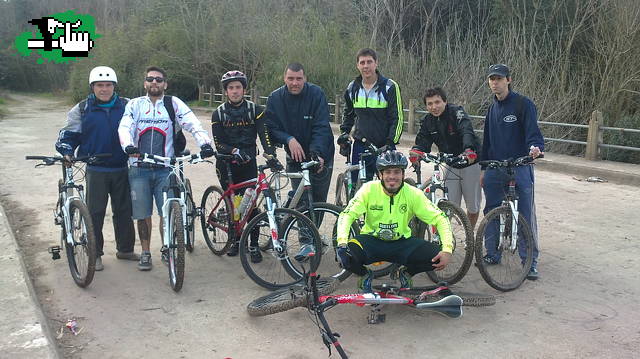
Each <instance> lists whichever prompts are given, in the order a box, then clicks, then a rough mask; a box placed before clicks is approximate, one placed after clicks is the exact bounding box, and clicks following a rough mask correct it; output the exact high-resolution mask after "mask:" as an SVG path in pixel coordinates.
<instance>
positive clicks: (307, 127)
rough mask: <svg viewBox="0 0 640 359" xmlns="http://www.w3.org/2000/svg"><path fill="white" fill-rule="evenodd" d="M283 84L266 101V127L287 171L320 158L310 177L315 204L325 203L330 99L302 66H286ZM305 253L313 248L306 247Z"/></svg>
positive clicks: (295, 182) (330, 162)
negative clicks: (283, 156) (284, 156)
mask: <svg viewBox="0 0 640 359" xmlns="http://www.w3.org/2000/svg"><path fill="white" fill-rule="evenodd" d="M284 83H285V85H284V86H282V87H280V88H278V89H276V90H274V91H273V92H272V93H271V95H269V98H268V99H267V109H266V116H267V127H268V128H269V131H270V133H271V135H272V137H273V140H274V141H275V142H278V143H282V144H284V145H285V151H286V152H287V171H291V172H297V171H300V170H301V167H300V162H303V161H305V160H309V159H311V158H316V157H317V159H318V161H319V162H320V166H319V168H318V169H317V171H315V172H314V173H312V174H311V185H312V186H313V201H314V202H324V201H326V200H327V194H328V192H329V186H330V185H331V174H332V173H333V155H334V151H335V147H334V146H333V133H332V132H331V127H330V126H329V104H328V103H327V98H326V96H325V94H324V92H323V91H322V89H321V88H320V87H318V86H317V85H314V84H312V83H308V82H307V78H306V76H305V73H304V67H303V66H302V65H301V64H299V63H291V64H289V65H287V67H286V68H285V72H284ZM299 183H300V179H292V180H291V184H292V186H293V188H296V187H297V186H298V184H299ZM302 250H303V251H304V250H313V248H312V246H303V247H302ZM301 253H302V251H301Z"/></svg>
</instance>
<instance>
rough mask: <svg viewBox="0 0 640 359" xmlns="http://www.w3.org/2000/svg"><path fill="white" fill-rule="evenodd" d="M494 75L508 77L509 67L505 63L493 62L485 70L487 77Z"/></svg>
mask: <svg viewBox="0 0 640 359" xmlns="http://www.w3.org/2000/svg"><path fill="white" fill-rule="evenodd" d="M494 75H497V76H502V77H509V67H507V65H505V64H495V65H491V66H489V69H488V70H487V77H491V76H494Z"/></svg>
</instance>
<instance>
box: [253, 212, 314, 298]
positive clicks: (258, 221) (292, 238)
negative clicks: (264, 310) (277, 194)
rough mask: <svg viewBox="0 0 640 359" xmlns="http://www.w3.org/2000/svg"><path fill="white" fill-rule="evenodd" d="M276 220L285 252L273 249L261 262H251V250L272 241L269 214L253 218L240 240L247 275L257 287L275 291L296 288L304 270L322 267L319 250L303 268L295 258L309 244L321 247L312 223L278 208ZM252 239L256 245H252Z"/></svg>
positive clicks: (265, 253) (265, 254)
mask: <svg viewBox="0 0 640 359" xmlns="http://www.w3.org/2000/svg"><path fill="white" fill-rule="evenodd" d="M275 217H276V218H275V219H276V225H277V228H276V229H275V230H276V232H277V233H278V238H280V240H281V244H282V248H283V251H282V252H278V251H276V250H275V249H274V248H273V246H269V248H268V249H265V250H263V251H261V252H260V253H261V255H262V260H261V261H260V262H259V263H255V262H253V261H252V260H251V254H250V247H251V248H253V247H257V243H259V242H262V241H265V240H267V238H268V240H271V234H272V228H271V227H270V226H269V221H268V217H267V213H266V212H263V213H260V214H259V215H257V216H256V217H254V218H253V219H252V220H251V221H250V222H249V224H247V227H246V228H245V230H244V231H243V232H242V237H241V239H240V261H241V262H242V267H243V268H244V270H245V272H246V273H247V275H248V276H249V277H250V278H251V279H252V280H253V281H254V282H256V283H257V284H258V285H260V286H262V287H264V288H267V289H270V290H275V289H279V288H283V287H288V286H290V285H292V284H295V283H296V282H298V281H299V280H300V279H301V278H302V273H304V268H306V269H307V270H309V271H315V270H316V269H317V268H318V265H319V264H320V259H321V255H322V253H321V252H320V251H318V250H316V255H315V256H313V257H311V259H310V260H309V263H304V264H301V263H299V262H298V261H296V260H295V259H294V258H293V257H294V256H295V255H296V254H297V253H298V251H299V250H300V244H301V242H302V243H306V242H307V241H310V242H311V243H313V244H314V245H315V246H316V249H317V248H319V245H320V235H319V234H318V230H317V229H316V227H315V226H314V225H313V223H312V222H311V220H310V219H309V218H307V217H306V216H304V215H303V214H301V213H300V212H298V211H294V210H291V209H288V208H276V210H275ZM252 235H253V241H255V242H252V239H251V238H252Z"/></svg>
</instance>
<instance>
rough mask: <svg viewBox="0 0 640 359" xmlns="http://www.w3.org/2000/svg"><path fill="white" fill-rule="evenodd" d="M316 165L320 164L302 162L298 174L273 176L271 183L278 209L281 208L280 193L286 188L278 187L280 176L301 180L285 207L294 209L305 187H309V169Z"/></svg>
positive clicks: (285, 173) (284, 173) (289, 173)
mask: <svg viewBox="0 0 640 359" xmlns="http://www.w3.org/2000/svg"><path fill="white" fill-rule="evenodd" d="M318 164H320V162H318V161H309V162H302V163H301V164H300V167H301V171H299V172H280V173H277V174H275V175H274V176H273V182H274V184H273V186H274V189H275V194H276V200H277V202H276V205H277V206H279V207H280V206H282V200H281V198H280V191H281V190H282V189H284V188H285V187H286V186H281V185H280V180H279V177H280V176H282V177H287V178H289V179H302V181H300V184H299V185H298V187H297V188H296V191H295V193H294V194H293V198H291V202H289V205H288V206H287V208H291V209H295V207H296V206H297V205H298V202H300V198H301V197H302V195H303V193H304V189H305V187H307V186H311V177H310V173H311V168H312V167H314V166H315V165H318Z"/></svg>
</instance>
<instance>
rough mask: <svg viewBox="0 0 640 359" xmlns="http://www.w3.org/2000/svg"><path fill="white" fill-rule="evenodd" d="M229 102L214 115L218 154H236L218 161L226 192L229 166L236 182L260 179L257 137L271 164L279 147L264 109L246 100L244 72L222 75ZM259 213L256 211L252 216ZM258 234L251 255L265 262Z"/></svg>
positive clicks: (235, 251)
mask: <svg viewBox="0 0 640 359" xmlns="http://www.w3.org/2000/svg"><path fill="white" fill-rule="evenodd" d="M220 84H221V85H222V89H223V91H224V94H225V95H226V97H227V101H226V102H225V103H223V104H222V105H220V106H218V108H217V109H216V110H215V111H213V114H212V115H211V133H212V135H213V140H214V141H215V144H216V149H217V150H218V152H220V153H223V154H228V155H234V156H235V158H236V160H235V161H233V162H231V163H228V162H226V161H216V170H217V173H218V179H219V180H220V185H221V186H222V189H223V190H226V189H227V188H228V186H229V183H230V182H231V179H229V178H227V173H228V170H227V166H231V176H232V177H233V178H232V180H233V183H240V182H244V181H248V180H251V179H254V178H256V177H257V176H258V164H257V162H256V155H257V153H258V149H257V147H256V137H260V142H261V143H262V148H263V149H264V151H265V152H266V153H267V154H269V155H272V156H274V157H272V159H270V161H274V162H277V161H276V160H275V148H274V147H273V146H271V142H270V139H269V133H268V132H267V128H266V126H265V123H264V117H263V115H264V106H260V105H258V104H255V103H253V102H252V101H249V100H245V99H244V95H245V91H246V89H247V76H245V74H244V73H242V72H240V71H237V70H232V71H228V72H226V73H225V74H224V75H222V79H221V80H220ZM244 192H245V191H244V189H242V190H240V191H237V192H236V193H237V194H238V195H243V194H244ZM257 213H258V211H257V210H256V209H254V211H253V213H251V217H250V218H253V217H254V216H256V215H257ZM239 240H240V238H235V239H234V243H233V245H232V246H231V248H230V249H229V251H228V252H227V255H228V256H236V255H238V250H239ZM257 241H258V233H252V234H251V246H250V247H249V252H250V254H251V261H252V262H253V263H258V262H260V261H262V254H261V253H260V249H259V248H258V246H257Z"/></svg>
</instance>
